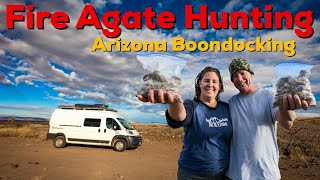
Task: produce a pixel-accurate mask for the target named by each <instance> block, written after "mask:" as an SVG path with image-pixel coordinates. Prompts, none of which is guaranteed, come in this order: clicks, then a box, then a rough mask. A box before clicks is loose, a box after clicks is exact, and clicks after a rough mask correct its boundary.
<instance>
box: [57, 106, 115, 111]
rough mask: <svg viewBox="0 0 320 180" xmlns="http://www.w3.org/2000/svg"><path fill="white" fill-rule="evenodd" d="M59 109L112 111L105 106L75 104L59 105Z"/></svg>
mask: <svg viewBox="0 0 320 180" xmlns="http://www.w3.org/2000/svg"><path fill="white" fill-rule="evenodd" d="M58 108H59V109H70V110H99V111H113V112H117V111H116V110H114V109H109V107H108V105H106V104H75V105H60V106H58Z"/></svg>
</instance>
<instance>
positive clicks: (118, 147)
mask: <svg viewBox="0 0 320 180" xmlns="http://www.w3.org/2000/svg"><path fill="white" fill-rule="evenodd" d="M126 148H127V143H126V141H125V140H123V139H117V140H116V142H115V143H114V145H113V149H114V150H115V151H118V152H122V151H124V150H126Z"/></svg>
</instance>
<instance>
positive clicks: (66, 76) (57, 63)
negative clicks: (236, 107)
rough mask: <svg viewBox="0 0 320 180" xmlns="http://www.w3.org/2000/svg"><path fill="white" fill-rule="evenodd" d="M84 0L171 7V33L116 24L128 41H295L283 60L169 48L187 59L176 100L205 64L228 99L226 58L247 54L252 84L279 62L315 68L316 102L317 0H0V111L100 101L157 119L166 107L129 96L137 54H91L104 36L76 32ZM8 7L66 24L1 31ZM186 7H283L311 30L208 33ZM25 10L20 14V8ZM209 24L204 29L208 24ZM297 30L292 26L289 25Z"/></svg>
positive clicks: (46, 111)
mask: <svg viewBox="0 0 320 180" xmlns="http://www.w3.org/2000/svg"><path fill="white" fill-rule="evenodd" d="M87 3H90V4H92V5H93V6H94V8H95V10H96V12H97V14H98V16H99V17H101V16H102V15H103V14H104V13H105V12H107V11H114V10H118V11H120V12H121V13H125V12H128V11H134V12H136V11H139V12H143V11H144V10H145V8H146V7H152V8H153V10H154V11H155V12H156V13H157V14H159V13H161V12H164V11H170V12H172V13H173V14H174V15H175V17H176V22H175V27H174V28H173V29H171V30H164V29H159V28H158V29H155V30H150V29H148V28H147V27H145V22H144V21H142V23H143V28H142V29H137V30H128V29H126V28H125V27H123V26H120V27H121V29H122V33H121V36H120V38H121V39H122V40H129V41H136V40H139V41H144V40H152V41H160V40H165V41H167V42H168V44H169V46H170V41H171V39H172V37H175V36H181V37H183V38H185V39H186V40H192V41H197V42H198V41H201V40H204V41H225V40H227V39H228V38H229V37H234V39H237V40H242V41H244V42H246V41H251V40H255V38H256V37H258V36H259V37H261V38H262V39H266V38H267V37H271V38H272V39H273V40H277V41H283V42H285V41H289V40H295V41H296V49H295V50H296V54H295V56H293V57H287V56H285V55H284V52H279V51H278V52H248V51H246V50H245V51H243V52H209V51H207V52H198V51H196V52H192V53H191V52H188V51H184V52H170V48H168V49H169V52H168V53H170V54H172V55H175V56H179V57H182V58H184V59H185V60H186V66H185V68H184V69H183V70H182V74H181V78H182V81H183V83H182V88H181V89H182V95H183V99H190V98H192V97H193V96H194V78H195V77H196V75H197V74H198V73H199V72H200V70H202V69H203V68H204V67H206V66H214V67H218V68H219V69H220V70H221V72H222V75H223V77H224V86H225V92H224V93H223V94H222V95H221V98H222V100H224V101H227V100H228V99H229V98H230V97H231V96H232V95H234V94H236V93H237V90H236V88H234V86H233V84H232V83H231V82H230V76H229V73H228V64H229V63H230V61H231V60H232V59H233V58H237V57H242V58H245V59H247V60H248V61H249V62H250V64H251V66H252V68H253V70H254V72H255V76H254V82H255V85H256V86H257V87H259V88H269V89H274V84H275V83H276V76H275V74H274V71H273V66H274V65H276V64H279V63H282V62H299V63H306V64H312V65H314V67H313V69H312V70H311V76H310V78H309V80H310V82H311V86H312V90H313V93H314V94H315V97H316V99H317V101H318V106H319V102H320V79H319V77H320V31H319V29H320V10H319V9H318V7H320V3H319V2H318V1H304V0H295V1H291V2H289V1H287V0H280V1H275V0H268V1H264V0H259V1H258V0H249V1H246V3H244V2H243V1H241V0H231V1H220V2H216V1H211V3H209V2H206V1H199V0H198V1H196V0H194V1H185V2H184V3H180V2H177V1H173V0H167V1H153V0H152V1H138V0H134V1H132V0H131V1H124V0H91V1H80V0H64V1H32V0H31V1H20V0H4V1H1V2H0V17H2V18H0V115H1V116H28V117H42V118H49V117H50V115H51V113H52V112H53V110H54V109H55V108H56V107H57V106H58V105H60V104H75V103H103V104H108V105H109V106H110V107H111V108H114V109H117V110H119V111H120V113H121V114H122V115H123V116H124V117H126V118H127V119H128V120H130V121H138V122H162V123H165V118H164V116H163V114H164V111H165V109H166V106H165V105H153V104H149V103H141V102H139V101H138V100H137V98H136V97H135V95H136V93H137V92H138V91H139V90H140V87H141V79H142V76H143V67H142V65H141V64H140V62H139V61H138V60H137V58H136V52H101V51H97V52H91V46H92V44H93V42H94V40H95V38H96V37H97V36H100V37H102V38H103V39H104V40H105V41H108V40H110V39H108V38H106V37H105V36H104V35H103V34H102V32H101V30H98V29H95V28H94V27H89V26H87V27H85V28H84V29H82V30H79V29H76V28H75V25H76V24H77V20H78V19H79V17H80V14H81V12H82V10H83V8H84V5H85V4H87ZM8 4H32V5H33V6H34V7H35V11H34V12H38V11H49V12H52V13H53V12H57V11H64V12H66V13H67V14H68V15H69V17H70V23H68V26H69V27H68V28H67V29H64V30H58V29H55V28H54V27H53V26H52V25H51V23H50V20H48V19H46V20H45V21H44V29H41V30H40V29H37V28H35V29H27V28H26V23H25V22H16V23H15V27H14V29H10V30H9V29H7V28H6V18H5V17H6V6H7V5H8ZM186 4H190V5H192V6H193V8H194V12H195V13H196V12H199V7H200V5H201V4H205V5H207V6H208V10H209V12H213V11H215V12H218V13H221V12H223V11H226V12H232V11H244V12H247V13H250V12H251V10H252V8H254V7H260V9H261V10H262V11H264V6H265V5H266V4H270V5H272V7H273V12H275V11H279V12H283V11H288V12H290V13H291V14H292V16H295V14H297V13H298V12H300V11H307V10H311V11H312V12H313V25H312V27H313V29H314V34H313V35H312V36H311V37H310V38H299V37H298V36H297V35H296V34H295V33H294V30H293V29H286V28H284V29H281V30H279V29H272V30H257V29H255V28H254V27H252V23H251V22H250V29H247V30H243V29H242V28H239V29H237V30H232V29H228V30H215V29H211V28H209V29H206V30H202V29H200V28H199V23H194V29H192V30H190V29H189V30H187V29H186V28H185V27H184V25H185V14H184V8H185V5H186ZM20 14H24V13H20ZM209 27H210V26H209ZM295 28H297V27H295Z"/></svg>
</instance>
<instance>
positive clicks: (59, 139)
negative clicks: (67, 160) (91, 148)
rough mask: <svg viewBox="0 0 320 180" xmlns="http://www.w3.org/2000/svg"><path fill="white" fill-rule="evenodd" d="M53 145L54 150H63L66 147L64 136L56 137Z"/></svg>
mask: <svg viewBox="0 0 320 180" xmlns="http://www.w3.org/2000/svg"><path fill="white" fill-rule="evenodd" d="M53 145H54V147H56V148H64V147H65V146H66V145H67V143H66V138H65V137H64V136H57V137H56V138H54V141H53Z"/></svg>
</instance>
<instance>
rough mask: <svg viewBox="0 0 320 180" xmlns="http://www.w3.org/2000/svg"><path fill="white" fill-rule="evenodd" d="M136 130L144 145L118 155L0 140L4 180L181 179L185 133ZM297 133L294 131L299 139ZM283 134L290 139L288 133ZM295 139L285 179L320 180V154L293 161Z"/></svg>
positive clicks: (285, 160)
mask: <svg viewBox="0 0 320 180" xmlns="http://www.w3.org/2000/svg"><path fill="white" fill-rule="evenodd" d="M315 122H316V126H315V125H313V124H311V125H310V126H311V127H317V129H316V130H315V131H316V132H314V133H315V134H318V132H319V127H320V123H318V122H320V120H319V119H318V120H316V121H315ZM309 124H310V122H309ZM299 127H300V128H301V127H305V126H302V125H301V124H300V125H298V126H297V128H299ZM305 128H306V127H305ZM136 129H138V131H139V132H140V133H141V135H142V137H143V144H142V146H140V147H139V148H137V149H133V150H126V151H124V152H116V151H114V150H113V149H111V148H106V147H98V146H79V145H69V146H67V147H66V148H63V149H57V148H54V147H53V145H52V142H51V141H43V140H38V139H33V138H19V137H0V179H1V180H4V179H5V180H7V179H9V180H10V179H13V180H16V179H18V180H19V179H21V180H26V179H31V180H42V179H50V180H51V179H52V180H56V179H58V180H68V179H77V180H82V179H83V180H91V179H92V180H99V179H112V180H116V179H128V180H143V179H146V180H153V179H154V180H161V179H163V180H171V179H172V180H174V179H176V173H177V162H178V158H179V153H180V151H181V148H182V145H183V144H182V136H183V134H182V129H174V130H173V129H170V128H169V127H167V126H165V125H137V126H136ZM295 131H296V130H293V131H290V132H291V133H292V134H293V133H294V132H295ZM301 132H302V133H303V131H302V130H301V131H299V133H301ZM280 133H282V134H286V135H288V134H290V133H288V132H282V131H280ZM293 135H298V133H294V134H293ZM317 137H318V138H319V136H317ZM295 138H297V137H295ZM303 138H307V137H303ZM311 138H313V137H311ZM289 140H290V139H285V136H283V140H281V141H280V142H279V143H282V144H283V145H282V146H283V147H286V145H287V144H288V143H291V146H292V147H290V146H289V148H287V149H288V150H289V151H290V152H291V154H289V155H288V153H287V154H286V156H284V155H281V158H280V165H279V166H280V170H281V174H282V179H288V180H289V179H290V180H295V179H297V180H298V179H299V180H301V179H304V180H307V179H318V178H319V177H320V161H319V155H318V154H316V155H312V158H311V159H310V158H308V157H307V156H303V157H302V156H301V157H298V158H296V157H293V156H292V154H294V151H293V150H294V148H293V145H294V141H291V142H290V141H289ZM282 146H281V147H280V148H282ZM282 149H283V148H282ZM281 151H282V150H281ZM315 152H318V151H315Z"/></svg>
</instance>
